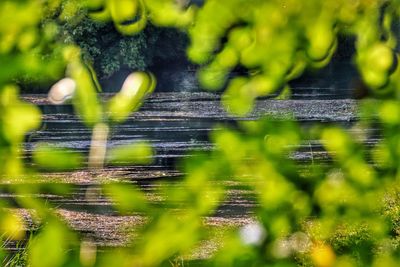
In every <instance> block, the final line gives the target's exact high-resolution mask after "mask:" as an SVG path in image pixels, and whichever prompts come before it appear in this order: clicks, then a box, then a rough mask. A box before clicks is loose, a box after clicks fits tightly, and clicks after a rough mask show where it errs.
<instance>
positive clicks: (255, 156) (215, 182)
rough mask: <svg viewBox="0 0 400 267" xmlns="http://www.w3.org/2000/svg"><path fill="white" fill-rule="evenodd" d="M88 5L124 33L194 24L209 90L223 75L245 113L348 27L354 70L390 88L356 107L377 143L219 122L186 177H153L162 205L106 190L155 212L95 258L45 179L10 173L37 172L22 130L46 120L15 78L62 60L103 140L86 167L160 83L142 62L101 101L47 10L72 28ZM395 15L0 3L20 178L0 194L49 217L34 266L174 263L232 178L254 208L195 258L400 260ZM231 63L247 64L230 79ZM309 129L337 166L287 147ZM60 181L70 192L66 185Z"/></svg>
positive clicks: (3, 138) (76, 159) (384, 7)
mask: <svg viewBox="0 0 400 267" xmlns="http://www.w3.org/2000/svg"><path fill="white" fill-rule="evenodd" d="M82 8H87V12H88V13H89V16H90V17H91V18H93V19H95V20H97V21H103V22H104V21H107V22H113V24H114V26H115V28H116V29H117V30H119V31H120V32H122V33H123V34H140V32H141V31H142V30H143V29H144V27H145V25H147V24H148V22H149V21H150V22H152V23H154V24H155V25H158V26H167V27H171V26H173V27H179V28H181V29H183V30H187V31H188V33H189V37H190V40H191V45H190V47H189V49H188V57H189V59H191V60H192V61H193V62H195V63H198V64H201V65H202V70H201V71H200V72H199V79H200V81H201V83H202V84H203V86H204V87H206V88H208V89H212V90H217V89H221V88H224V87H225V85H226V88H227V89H226V90H225V93H224V96H223V103H224V105H225V107H226V108H227V109H228V110H229V111H231V112H233V113H235V114H245V113H247V112H249V111H250V110H251V109H252V107H253V104H254V101H255V99H256V98H257V97H259V96H266V95H269V94H271V93H272V92H274V91H276V90H278V89H279V88H282V87H287V86H288V83H289V82H290V81H291V80H292V79H294V78H295V77H297V76H299V75H301V74H302V73H303V72H304V71H305V70H306V69H315V68H316V69H318V68H321V67H323V66H325V65H326V64H327V63H328V62H329V60H330V59H331V57H332V55H333V53H334V52H335V49H336V45H337V40H338V36H340V35H346V36H354V37H356V42H355V47H356V55H355V63H356V64H357V67H358V69H359V71H360V74H361V77H362V79H363V80H364V82H365V84H366V85H367V86H368V87H369V88H370V90H371V91H372V93H374V95H375V96H377V97H378V98H382V99H381V100H377V99H375V100H367V101H364V102H362V103H361V104H360V114H361V115H360V121H359V122H358V123H359V126H360V127H365V128H368V127H370V126H371V125H378V126H377V128H378V129H379V132H380V133H381V134H382V139H381V140H379V142H378V143H377V144H376V145H375V144H374V145H373V146H372V147H371V146H367V145H365V144H363V142H362V141H358V139H357V138H355V137H354V136H352V133H351V132H349V131H347V130H345V129H343V128H341V127H339V126H332V125H329V126H326V125H314V126H313V127H310V128H308V129H303V128H302V127H300V126H299V125H298V124H297V123H296V122H295V121H294V120H293V119H290V118H289V119H288V118H282V119H281V120H277V119H273V118H266V119H264V120H259V121H252V122H238V125H237V127H235V128H229V127H222V126H221V127H218V130H215V131H213V133H212V135H211V139H212V141H213V143H214V144H215V150H214V151H211V152H200V153H196V156H194V158H192V159H189V160H187V161H185V163H184V167H183V172H184V173H185V176H184V177H183V178H182V179H181V180H179V181H178V183H179V185H180V186H179V187H176V186H172V185H170V184H165V185H163V186H160V189H159V190H160V194H161V195H163V196H165V199H164V201H163V205H154V204H152V203H151V202H148V201H147V199H146V196H145V194H144V193H143V192H142V191H141V190H140V189H138V188H137V187H135V186H133V185H130V184H124V183H112V184H106V185H104V186H103V188H102V190H103V192H104V193H105V195H106V196H107V197H108V198H110V200H111V201H112V203H113V204H114V207H115V209H116V210H117V211H118V212H119V213H120V214H132V213H141V214H144V215H146V216H147V218H149V219H148V223H147V224H146V225H145V226H144V227H143V229H142V230H141V233H140V238H139V239H138V240H136V242H132V244H128V245H127V247H124V248H117V249H111V250H106V251H105V252H103V253H98V252H97V251H96V250H95V249H94V248H93V246H92V245H91V244H90V242H88V241H85V240H80V238H79V236H78V235H77V233H75V232H73V231H72V230H71V229H69V228H68V227H67V226H66V224H65V222H63V221H61V220H60V219H59V218H58V217H57V215H56V214H55V213H54V211H53V210H52V209H51V207H50V208H49V205H48V204H47V203H45V202H44V201H43V200H41V199H40V198H34V197H30V196H31V195H32V193H38V192H40V191H41V190H42V188H41V186H40V185H37V186H32V187H29V188H27V187H23V186H20V184H17V183H13V182H12V181H13V179H12V178H16V177H21V176H23V177H26V178H25V179H34V176H31V175H30V174H32V172H34V171H37V169H36V170H32V169H29V168H26V167H25V166H24V162H23V161H22V159H21V150H20V149H19V146H20V144H21V142H22V141H23V139H24V136H25V135H26V133H28V132H29V131H32V130H34V129H37V128H38V127H39V125H40V112H39V111H38V109H37V108H36V107H34V106H33V105H29V104H27V103H24V102H21V101H20V100H19V99H18V89H17V88H16V86H15V85H14V83H13V81H14V80H18V79H21V78H23V77H29V76H32V75H39V74H40V75H41V77H42V78H43V79H45V78H46V79H55V78H60V77H63V76H64V73H63V72H64V70H65V69H66V70H67V71H66V73H67V76H68V77H69V78H70V79H72V80H73V83H71V82H69V84H70V85H71V84H72V85H73V86H74V88H73V89H76V90H75V95H74V97H73V99H72V102H73V105H74V107H75V110H76V112H77V113H78V114H79V115H80V116H81V118H82V120H83V122H84V123H85V124H86V126H87V127H89V128H90V129H91V130H92V131H93V142H98V143H100V144H101V146H99V148H98V149H96V148H95V146H93V149H92V150H91V152H90V155H89V167H91V168H94V169H97V170H98V169H100V168H101V167H102V166H103V164H104V162H105V159H106V158H105V154H106V148H105V143H106V140H107V133H108V130H109V126H110V125H114V124H118V123H121V122H123V121H124V120H125V119H126V118H127V116H128V115H129V113H130V112H133V111H135V110H136V109H137V108H138V107H139V106H140V104H141V101H142V100H143V99H144V98H145V97H146V94H147V93H149V92H151V91H152V89H153V88H154V78H153V77H152V76H151V75H149V74H146V73H142V72H139V73H135V74H133V76H130V79H134V80H135V81H138V80H140V82H141V83H140V84H141V85H140V86H139V85H137V84H136V83H135V84H136V87H135V86H134V88H133V89H137V90H129V89H132V87H131V86H128V85H129V83H128V85H127V87H126V88H127V89H126V90H125V89H123V90H122V91H121V92H119V93H118V94H117V95H115V96H114V97H113V98H112V99H111V100H110V101H109V102H107V103H106V105H102V104H101V103H100V101H99V100H98V97H97V91H96V83H95V79H94V78H95V77H94V76H93V72H91V70H90V68H89V67H88V66H87V64H85V62H84V61H85V60H86V59H85V60H82V53H81V50H80V49H79V47H77V46H75V45H65V44H64V43H62V42H61V41H60V40H57V38H56V36H58V35H57V29H59V25H57V23H55V22H54V18H57V20H60V21H67V22H68V23H69V22H71V18H72V17H73V16H75V14H77V13H79V11H80V10H81V9H82ZM399 10H400V5H399V3H398V1H385V0H360V1H317V0H310V1H306V2H305V1H299V0H288V1H277V0H276V1H274V0H271V1H263V0H252V1H249V0H226V1H222V0H218V1H217V0H208V1H206V2H205V5H204V6H202V7H200V8H195V7H194V6H191V5H189V6H186V5H184V4H179V3H178V2H175V1H172V0H171V1H164V0H163V1H156V0H124V1H114V0H108V1H106V0H104V1H102V0H99V1H94V0H90V1H85V2H84V3H83V5H81V3H78V1H72V0H70V1H56V0H54V1H42V2H37V1H3V2H1V3H0V22H1V23H0V25H3V26H0V60H1V62H5V61H6V60H7V62H9V67H8V68H2V69H1V70H0V88H1V89H0V110H1V116H0V157H1V159H2V160H1V161H0V162H1V164H0V172H1V174H2V175H3V176H2V177H1V179H2V180H3V179H9V180H11V182H10V183H9V184H8V185H3V184H2V189H7V190H9V191H10V192H13V193H18V194H17V196H16V202H17V204H18V205H19V206H22V207H24V208H27V209H31V210H35V212H36V213H37V216H38V217H39V218H41V222H42V227H41V228H40V231H38V233H37V234H35V235H34V237H33V238H32V240H30V241H29V246H28V249H27V253H28V254H27V255H28V262H29V265H30V266H33V267H35V266H52V267H53V266H162V265H167V266H168V265H171V262H172V263H174V259H177V256H179V255H184V254H187V253H190V252H191V251H192V250H193V248H194V247H195V246H196V245H197V244H198V243H199V242H200V241H203V240H205V239H207V238H208V237H209V235H211V234H212V233H210V231H209V229H207V227H205V226H204V224H203V218H204V217H206V216H211V215H213V214H215V212H216V211H217V209H218V206H219V205H220V203H221V201H223V200H224V199H226V198H227V186H226V184H229V182H231V181H235V182H236V183H238V184H240V185H242V186H244V187H246V188H249V189H250V190H251V192H252V193H253V194H254V195H255V199H256V202H257V206H256V208H255V213H256V217H255V219H254V221H253V222H252V223H250V224H248V225H246V226H244V227H242V228H240V229H237V231H233V232H232V231H229V232H228V233H227V234H226V235H224V236H223V238H222V239H223V242H224V246H223V247H222V248H221V249H220V250H219V251H218V252H217V253H216V255H214V256H213V257H211V258H210V259H209V260H207V261H204V262H202V264H204V265H215V266H249V265H251V266H295V265H305V266H307V265H313V266H319V267H325V266H397V262H398V261H399V257H400V253H399V246H398V232H399V230H398V210H397V208H396V207H397V205H398V200H397V198H396V194H397V192H396V191H394V193H393V192H390V191H391V190H392V189H393V188H397V187H398V175H399V166H398V162H399V158H400V154H399V149H398V148H399V140H400V136H399V129H400V108H399V107H400V103H399V100H398V95H399V94H398V83H399V69H400V68H399V67H398V66H397V63H396V62H397V61H396V60H397V54H396V52H395V47H396V38H395V35H394V30H393V29H392V28H393V27H394V26H395V20H396V19H398V17H399V12H400V11H399ZM11 14H12V16H13V19H14V18H15V20H16V23H15V25H14V26H13V27H10V26H9V23H8V22H9V21H11V19H12V18H11V17H10V16H11ZM49 18H51V19H49ZM4 25H5V26H4ZM93 26H94V24H93ZM86 63H87V62H86ZM111 67H112V66H111ZM112 68H113V67H112ZM235 68H241V69H244V70H245V71H242V72H243V73H247V74H245V75H244V76H243V77H234V78H232V79H231V80H230V78H229V77H230V76H229V74H230V72H231V71H233V70H234V69H235ZM228 80H230V81H228ZM69 81H71V80H69ZM287 91H288V90H285V92H287ZM133 92H136V94H135V93H133ZM61 99H64V98H63V97H61ZM310 138H312V139H316V140H319V141H320V142H321V144H322V145H323V148H324V150H325V151H326V152H327V153H328V155H329V156H330V158H331V160H332V161H331V162H329V163H327V164H319V162H318V160H317V159H313V162H312V164H307V163H304V162H302V163H299V162H296V161H295V160H293V159H291V158H290V154H291V153H293V152H295V151H296V149H297V147H298V145H299V144H304V143H306V144H307V142H308V140H309V139H310ZM150 151H151V150H150V149H149V148H148V146H146V145H140V146H133V147H119V148H115V149H113V150H112V151H110V157H109V160H110V161H109V163H110V164H111V163H113V161H114V162H115V161H120V160H121V159H128V161H129V162H133V163H146V160H143V155H145V156H146V157H145V158H147V159H148V157H147V156H148V155H149V152H150ZM33 159H34V161H35V163H36V164H37V166H38V167H40V168H41V169H42V170H59V169H71V168H75V167H81V166H83V162H82V159H83V157H82V156H79V155H75V156H70V154H68V153H66V151H65V150H63V149H54V148H52V147H49V146H48V145H44V144H43V145H41V146H39V147H38V150H36V151H35V152H34V156H33ZM46 159H52V161H51V162H49V161H48V160H46ZM53 163H55V164H53ZM61 163H62V164H61ZM52 190H54V191H55V193H56V194H60V193H61V194H62V193H63V192H67V190H68V188H62V187H59V186H55V187H54V188H53V189H52ZM392 191H393V190H392ZM21 195H25V196H26V197H18V196H21ZM0 205H1V209H0V215H1V216H0V232H1V233H2V237H3V239H2V240H4V239H16V240H18V239H22V238H24V236H25V231H24V227H23V225H24V222H23V220H22V218H21V217H20V216H19V215H17V214H15V213H14V212H12V210H10V209H7V207H9V206H10V205H9V204H8V203H0ZM54 243H55V244H57V246H54V245H53V244H54ZM1 255H4V253H3V254H1ZM3 258H4V256H3Z"/></svg>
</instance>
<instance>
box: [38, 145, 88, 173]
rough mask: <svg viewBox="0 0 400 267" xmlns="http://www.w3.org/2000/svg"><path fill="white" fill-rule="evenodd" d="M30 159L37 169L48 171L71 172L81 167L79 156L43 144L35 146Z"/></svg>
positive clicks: (66, 150)
mask: <svg viewBox="0 0 400 267" xmlns="http://www.w3.org/2000/svg"><path fill="white" fill-rule="evenodd" d="M32 157H33V161H34V163H35V164H36V165H37V167H38V168H40V169H44V170H49V171H65V170H73V169H77V168H80V167H82V165H83V157H82V155H81V154H79V153H77V152H74V151H70V150H68V149H64V148H57V147H54V146H51V145H48V144H44V143H39V144H38V145H37V146H36V149H35V150H34V151H33V155H32Z"/></svg>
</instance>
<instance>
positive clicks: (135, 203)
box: [104, 184, 149, 214]
mask: <svg viewBox="0 0 400 267" xmlns="http://www.w3.org/2000/svg"><path fill="white" fill-rule="evenodd" d="M104 191H105V193H106V194H107V195H108V196H109V197H110V198H111V200H112V202H113V205H114V206H115V208H116V209H117V210H118V211H119V212H121V213H122V214H127V213H132V212H138V211H139V212H143V211H149V206H148V204H147V200H146V197H145V195H144V194H143V193H142V192H141V191H140V190H138V189H137V188H136V187H134V186H133V185H130V184H107V185H104Z"/></svg>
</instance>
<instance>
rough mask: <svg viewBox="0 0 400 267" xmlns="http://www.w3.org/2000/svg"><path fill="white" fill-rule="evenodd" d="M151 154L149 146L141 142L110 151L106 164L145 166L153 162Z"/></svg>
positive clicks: (151, 150)
mask: <svg viewBox="0 0 400 267" xmlns="http://www.w3.org/2000/svg"><path fill="white" fill-rule="evenodd" d="M153 154H154V152H153V149H152V147H151V145H150V144H149V143H147V142H141V143H136V144H131V145H125V146H119V147H115V148H112V149H110V151H109V154H108V162H109V163H111V164H114V165H121V164H122V165H125V164H127V165H129V164H141V165H147V164H150V163H151V162H152V161H153Z"/></svg>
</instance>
